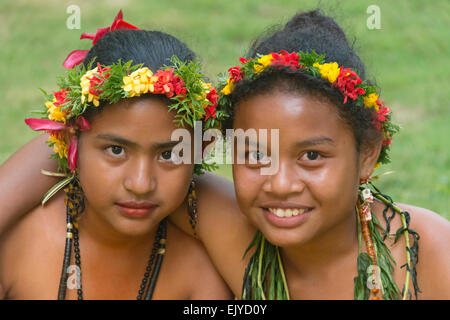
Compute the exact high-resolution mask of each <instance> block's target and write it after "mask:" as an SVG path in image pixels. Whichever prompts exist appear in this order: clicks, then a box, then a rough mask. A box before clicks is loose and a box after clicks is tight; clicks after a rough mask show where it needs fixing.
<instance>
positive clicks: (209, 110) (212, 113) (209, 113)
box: [205, 105, 216, 121]
mask: <svg viewBox="0 0 450 320" xmlns="http://www.w3.org/2000/svg"><path fill="white" fill-rule="evenodd" d="M205 112H206V116H205V121H206V120H208V119H209V117H213V118H214V119H215V118H216V106H215V105H213V106H207V107H206V109H205Z"/></svg>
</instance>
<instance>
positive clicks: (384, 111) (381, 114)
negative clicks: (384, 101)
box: [377, 105, 391, 122]
mask: <svg viewBox="0 0 450 320" xmlns="http://www.w3.org/2000/svg"><path fill="white" fill-rule="evenodd" d="M390 111H391V108H389V107H385V106H384V105H383V107H382V108H380V109H379V110H378V112H377V115H378V117H377V120H378V121H380V122H384V121H388V119H387V118H386V116H387V115H389V112H390Z"/></svg>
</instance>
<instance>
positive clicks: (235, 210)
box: [197, 173, 254, 235]
mask: <svg viewBox="0 0 450 320" xmlns="http://www.w3.org/2000/svg"><path fill="white" fill-rule="evenodd" d="M197 186H198V187H197V188H198V204H199V223H200V224H201V223H202V222H203V220H206V218H205V216H208V217H210V218H213V219H208V220H211V221H215V224H217V223H224V224H225V225H222V227H225V226H230V227H235V228H236V227H239V228H243V229H248V230H250V231H251V234H252V235H253V233H254V229H253V227H252V226H251V224H250V222H249V221H248V220H247V218H246V217H245V215H244V214H243V213H242V212H241V210H240V209H239V205H238V202H237V200H236V193H235V190H234V184H233V183H232V182H231V181H229V180H227V179H226V178H224V177H221V176H219V175H216V174H213V173H205V174H203V175H201V176H199V177H198V178H197Z"/></svg>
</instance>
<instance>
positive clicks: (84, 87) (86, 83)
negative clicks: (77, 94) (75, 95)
mask: <svg viewBox="0 0 450 320" xmlns="http://www.w3.org/2000/svg"><path fill="white" fill-rule="evenodd" d="M95 73H97V67H95V68H94V69H92V70H89V71H88V72H86V73H85V74H84V75H83V76H82V77H81V81H80V85H81V103H85V101H86V95H87V96H88V102H92V103H93V104H94V106H96V107H98V106H99V105H100V102H99V97H98V96H96V95H93V94H92V93H90V92H89V87H90V85H91V81H90V80H89V78H91V77H92V76H93V75H94V74H95Z"/></svg>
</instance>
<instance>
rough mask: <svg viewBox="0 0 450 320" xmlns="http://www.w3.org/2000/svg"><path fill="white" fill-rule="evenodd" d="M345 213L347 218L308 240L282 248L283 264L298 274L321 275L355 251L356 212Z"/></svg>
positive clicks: (356, 243)
mask: <svg viewBox="0 0 450 320" xmlns="http://www.w3.org/2000/svg"><path fill="white" fill-rule="evenodd" d="M347 216H348V218H347V219H345V220H344V221H341V222H340V223H339V224H337V225H336V226H334V227H333V228H332V229H330V230H328V231H326V232H325V233H323V234H320V235H318V236H316V237H315V238H314V239H312V240H311V241H309V242H307V243H304V244H301V245H298V246H288V247H282V248H281V254H282V257H283V260H284V264H285V267H286V268H287V269H290V270H291V271H293V272H295V273H296V274H299V275H302V274H308V275H312V274H318V275H320V274H323V273H328V272H330V270H331V269H332V268H333V267H335V266H337V265H338V264H340V263H343V262H344V260H345V259H343V258H345V257H346V256H349V255H352V256H353V255H355V254H357V250H358V235H357V220H356V215H355V213H354V212H352V214H349V215H347ZM355 261H356V256H355Z"/></svg>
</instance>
